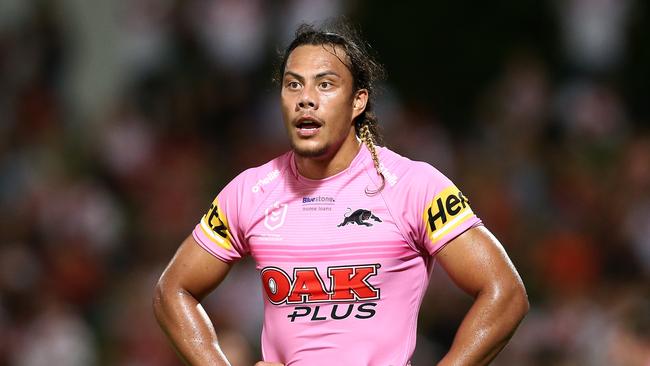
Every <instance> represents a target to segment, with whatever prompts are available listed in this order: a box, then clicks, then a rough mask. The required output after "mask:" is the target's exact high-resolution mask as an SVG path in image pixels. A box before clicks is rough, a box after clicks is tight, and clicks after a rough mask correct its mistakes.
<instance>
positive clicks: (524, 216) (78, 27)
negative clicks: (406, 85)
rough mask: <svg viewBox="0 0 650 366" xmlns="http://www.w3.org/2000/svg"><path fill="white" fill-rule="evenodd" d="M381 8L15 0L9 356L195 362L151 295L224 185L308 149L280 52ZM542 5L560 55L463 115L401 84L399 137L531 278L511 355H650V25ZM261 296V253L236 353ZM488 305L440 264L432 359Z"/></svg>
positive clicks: (2, 218) (251, 333) (232, 283)
mask: <svg viewBox="0 0 650 366" xmlns="http://www.w3.org/2000/svg"><path fill="white" fill-rule="evenodd" d="M372 6H373V5H372V4H371V2H370V1H360V0H357V1H317V0H304V1H301V0H284V1H277V2H265V1H262V0H221V1H207V0H186V1H176V0H132V1H126V0H124V1H110V2H94V1H83V0H65V1H57V2H51V1H44V0H43V1H31V2H26V1H21V0H6V1H3V2H2V3H1V5H0V365H5V364H6V365H16V366H39V365H70V366H76V365H79V366H81V365H130V366H136V365H137V366H140V365H142V366H147V365H156V366H164V365H178V364H180V362H179V361H178V358H177V357H176V355H175V354H174V352H173V350H172V348H171V347H170V346H169V344H168V343H167V341H166V339H165V337H164V335H163V333H162V332H161V331H160V330H159V328H158V326H157V324H156V322H155V319H154V318H153V314H152V311H151V296H152V289H153V286H154V284H155V281H156V280H157V277H158V276H159V275H160V273H161V272H162V270H163V269H164V266H165V265H166V263H167V262H168V261H169V259H170V258H171V256H172V255H173V253H174V250H175V248H176V247H177V246H178V245H179V244H180V243H181V241H182V240H183V239H184V238H185V237H186V236H187V235H188V234H189V233H190V232H191V230H192V229H193V227H194V225H195V224H196V222H198V220H199V218H200V216H201V215H202V214H203V213H204V211H205V210H206V209H207V208H208V206H209V204H210V202H211V201H212V198H213V196H214V195H215V194H216V193H217V192H218V191H219V190H220V188H221V187H223V185H224V184H225V183H226V182H228V181H229V180H230V179H232V178H233V177H234V176H235V175H236V174H237V173H238V172H240V171H241V170H243V169H244V168H247V167H250V166H253V165H257V164H261V163H263V162H265V161H267V160H269V159H271V158H272V157H274V156H276V155H278V154H280V153H282V152H283V151H285V150H286V149H287V148H288V145H287V141H286V138H285V136H284V131H283V127H282V123H281V117H280V113H279V109H278V106H277V102H278V90H277V88H276V87H275V86H274V85H273V84H272V83H271V81H270V79H271V74H272V71H273V67H274V66H275V65H276V63H275V62H276V61H275V60H276V50H277V47H281V46H283V45H285V44H286V43H287V41H288V40H290V39H291V36H292V32H293V30H294V29H295V27H296V25H297V24H299V23H300V22H302V21H307V22H313V21H318V20H320V19H324V18H328V17H332V16H337V15H340V14H347V15H348V16H349V18H350V19H351V20H352V21H355V19H359V20H361V23H362V24H361V25H362V28H364V24H365V23H364V22H366V23H367V22H372V17H368V16H365V17H364V16H362V14H365V13H367V12H368V11H370V9H371V7H372ZM546 6H547V7H548V8H550V9H552V13H553V14H554V20H555V21H554V22H552V24H554V25H555V26H556V29H554V30H553V32H555V33H556V34H558V37H557V40H555V41H557V42H558V44H559V46H558V47H557V48H558V49H560V50H563V51H562V54H561V55H560V56H557V58H556V60H555V61H557V59H560V60H561V61H562V62H559V63H558V62H550V61H549V60H548V59H547V58H546V57H545V56H544V55H543V52H539V50H537V49H536V47H535V45H534V44H532V45H528V47H522V48H513V49H511V50H509V52H507V53H506V54H504V55H503V56H502V57H501V58H500V59H498V60H497V62H498V64H499V65H500V66H499V68H498V71H495V72H494V73H493V74H492V75H490V77H489V79H487V81H486V82H485V83H480V84H477V85H475V90H476V94H475V95H474V97H473V98H471V99H470V100H466V101H463V103H465V104H466V105H467V107H466V111H462V112H463V113H459V114H458V115H459V116H465V117H466V120H464V121H454V120H446V119H445V117H444V116H442V115H441V114H440V113H438V112H437V110H436V108H433V107H432V106H433V105H435V104H436V102H435V101H431V102H430V103H428V102H426V101H422V100H415V99H410V98H408V97H406V95H407V93H406V92H405V91H404V90H401V89H400V88H398V87H396V86H393V85H392V84H391V79H390V77H389V79H388V80H387V81H386V83H385V85H384V87H383V89H384V92H383V93H382V94H381V95H380V97H379V99H378V107H379V108H378V109H379V110H378V112H379V117H380V121H381V123H382V125H383V129H384V134H385V136H386V144H387V146H389V147H390V148H392V149H394V150H396V151H398V152H400V153H401V154H403V155H406V156H408V157H410V158H412V159H416V160H423V161H427V162H429V163H432V164H433V165H434V166H436V167H437V168H438V169H439V170H441V171H442V172H444V173H445V174H446V175H448V176H449V177H451V178H452V179H453V180H454V181H455V182H456V183H458V185H459V186H460V187H461V189H462V190H463V191H464V192H465V193H466V194H467V196H469V198H470V199H471V201H472V206H473V208H474V211H475V212H477V214H478V215H479V216H480V217H481V218H482V219H483V221H484V222H485V224H486V225H487V226H488V228H490V229H491V230H492V231H493V232H494V233H495V234H496V236H497V237H498V238H499V239H500V240H501V241H502V243H503V244H504V246H505V247H506V249H507V251H508V252H509V254H510V255H511V257H512V259H513V261H514V262H515V265H516V266H517V268H518V269H519V271H520V273H521V275H522V277H523V279H524V282H525V284H526V286H527V289H528V292H529V296H530V301H531V305H532V308H531V311H530V313H529V315H528V316H527V318H526V319H525V320H524V322H523V323H522V325H521V327H520V328H519V330H518V332H517V333H516V336H515V337H514V338H513V340H512V341H511V343H510V344H509V345H508V346H507V347H506V349H505V350H504V351H503V353H502V354H501V355H500V356H499V358H498V359H497V361H496V362H495V364H496V365H631V366H634V365H644V366H647V365H648V364H650V286H649V285H648V284H649V283H650V129H649V128H648V119H647V118H648V115H647V114H644V113H642V112H643V110H642V109H641V110H640V109H638V108H635V107H632V106H631V105H632V104H633V103H632V101H631V100H630V96H629V93H630V90H636V89H626V88H627V84H625V83H620V82H618V81H619V78H617V75H619V74H620V72H621V69H622V67H623V65H625V62H626V55H627V54H629V53H627V52H626V50H629V49H630V48H631V47H637V48H638V47H642V48H641V51H638V52H639V53H642V54H643V53H644V52H645V54H646V55H647V54H648V52H650V48H649V47H648V46H647V45H644V46H639V45H638V44H637V45H634V44H631V43H632V42H631V41H630V40H634V39H635V38H633V37H631V36H630V28H631V24H632V22H634V21H636V22H637V23H638V22H642V23H643V24H645V26H646V28H645V29H647V23H648V22H650V18H648V17H646V18H643V17H641V18H640V16H639V15H638V12H639V11H640V10H639V9H640V8H642V7H643V4H642V2H635V1H633V0H566V1H561V2H553V1H547V5H546ZM374 11H379V10H376V9H375V10H374ZM468 11H471V10H468ZM639 18H640V20H639ZM495 21H498V19H495ZM384 27H386V25H385V26H384ZM368 28H372V26H371V25H369V26H368ZM476 37H480V34H479V33H477V35H476ZM368 38H370V41H371V42H373V38H372V37H368ZM383 42H384V43H387V42H392V40H384V41H383ZM395 42H397V41H395ZM643 47H645V48H643ZM378 53H379V58H380V60H381V58H382V55H381V49H379V50H378ZM431 57H434V56H431ZM476 62H477V63H480V62H481V61H480V60H476ZM387 68H388V71H389V75H391V74H393V73H394V72H393V70H394V69H397V68H408V60H405V61H404V64H387ZM643 76H645V77H648V76H650V73H645V74H644V75H639V78H642V77H643ZM462 77H463V75H460V76H459V78H462ZM467 77H470V76H467ZM647 81H650V79H649V80H647ZM635 85H637V84H635ZM436 87H437V86H436V85H433V86H432V88H434V89H435V88H436ZM440 87H441V88H444V87H445V86H444V85H442V86H440ZM438 92H439V93H442V94H444V90H442V91H438ZM648 97H650V95H643V96H638V95H636V96H634V98H635V100H637V101H638V100H643V99H645V100H647V99H648ZM425 99H426V98H425ZM467 111H469V112H467ZM445 116H446V114H445ZM459 124H460V125H461V126H463V127H462V128H459V127H458V125H459ZM261 301H262V298H261V291H260V286H259V278H258V275H257V273H256V271H255V270H254V265H253V264H252V263H251V262H250V261H249V260H246V261H243V262H242V263H240V264H238V265H236V266H235V267H234V269H233V271H232V272H231V275H229V277H228V278H227V280H226V281H225V282H224V284H223V285H222V286H221V287H220V288H219V291H217V292H215V293H214V294H212V295H210V296H209V297H208V299H206V301H205V306H206V309H207V311H208V313H209V314H210V316H211V317H212V319H213V321H214V322H215V325H216V327H217V329H218V330H219V336H220V340H221V343H222V345H223V347H224V349H225V352H226V354H228V355H229V357H230V358H231V360H232V361H233V365H235V366H244V365H252V364H253V363H254V362H255V361H256V360H258V359H259V357H260V356H259V352H260V350H259V333H260V329H261V316H262V305H261ZM470 304H471V299H469V298H468V297H467V296H466V295H464V294H462V293H461V292H460V291H459V290H458V289H456V288H455V287H454V286H453V284H451V283H450V281H449V279H447V278H446V277H445V275H444V272H442V271H441V270H437V271H435V272H434V274H433V277H432V280H431V286H430V289H429V291H428V293H427V296H426V297H425V299H424V304H423V306H422V311H421V314H420V324H419V340H418V348H417V350H416V354H415V356H414V359H413V364H414V365H428V364H432V360H435V359H438V358H440V357H441V355H442V354H444V351H445V349H447V347H448V346H449V344H450V343H451V341H452V339H453V336H454V331H455V329H456V328H457V326H458V324H459V322H460V321H461V319H462V316H463V314H464V313H465V312H466V310H467V308H468V307H469V306H470Z"/></svg>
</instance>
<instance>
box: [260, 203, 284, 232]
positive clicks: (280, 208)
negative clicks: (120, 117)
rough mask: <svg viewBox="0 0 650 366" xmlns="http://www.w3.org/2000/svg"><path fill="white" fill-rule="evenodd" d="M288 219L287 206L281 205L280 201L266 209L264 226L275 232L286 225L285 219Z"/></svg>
mask: <svg viewBox="0 0 650 366" xmlns="http://www.w3.org/2000/svg"><path fill="white" fill-rule="evenodd" d="M286 217H287V204H286V203H282V204H280V202H279V201H275V203H274V204H273V205H272V206H271V207H269V208H267V209H266V212H265V214H264V226H266V228H267V229H269V230H271V231H273V230H275V229H277V228H279V227H280V226H282V225H283V224H284V219H285V218H286Z"/></svg>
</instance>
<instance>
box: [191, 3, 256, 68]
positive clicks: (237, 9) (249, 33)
mask: <svg viewBox="0 0 650 366" xmlns="http://www.w3.org/2000/svg"><path fill="white" fill-rule="evenodd" d="M264 4H265V3H264V2H263V1H261V0H222V1H208V0H199V1H196V2H195V4H194V6H193V7H192V11H191V17H192V18H193V19H192V21H191V22H190V23H191V24H194V25H196V27H197V28H196V31H197V33H198V36H199V39H200V40H201V41H202V43H203V45H204V47H205V48H206V49H207V50H208V53H209V55H210V56H211V57H212V58H213V59H214V61H215V62H216V63H217V64H219V65H222V66H225V67H228V68H229V69H232V70H235V71H238V70H241V71H247V70H250V69H252V68H253V67H255V66H257V65H258V64H259V62H260V61H261V58H262V57H263V56H264V54H263V53H264V51H265V49H264V46H265V41H266V38H265V37H266V34H267V32H268V29H267V28H268V17H267V16H266V15H265V9H264Z"/></svg>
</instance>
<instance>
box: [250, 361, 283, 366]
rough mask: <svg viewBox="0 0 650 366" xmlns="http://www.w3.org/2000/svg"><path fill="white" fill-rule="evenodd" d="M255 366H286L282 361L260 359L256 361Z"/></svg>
mask: <svg viewBox="0 0 650 366" xmlns="http://www.w3.org/2000/svg"><path fill="white" fill-rule="evenodd" d="M255 366H284V364H283V363H280V362H265V361H258V362H256V363H255Z"/></svg>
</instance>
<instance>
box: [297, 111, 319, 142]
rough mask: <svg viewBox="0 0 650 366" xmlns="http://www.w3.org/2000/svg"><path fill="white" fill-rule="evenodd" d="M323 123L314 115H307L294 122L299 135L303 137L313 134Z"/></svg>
mask: <svg viewBox="0 0 650 366" xmlns="http://www.w3.org/2000/svg"><path fill="white" fill-rule="evenodd" d="M322 125H323V123H322V122H321V121H320V120H319V119H318V118H316V117H314V116H309V115H305V116H302V117H300V118H298V119H297V120H296V121H295V122H294V126H295V127H296V129H297V131H298V135H299V136H302V137H309V136H313V135H315V134H316V133H318V131H319V130H320V128H321V126H322Z"/></svg>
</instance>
